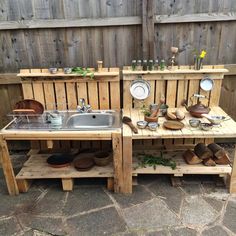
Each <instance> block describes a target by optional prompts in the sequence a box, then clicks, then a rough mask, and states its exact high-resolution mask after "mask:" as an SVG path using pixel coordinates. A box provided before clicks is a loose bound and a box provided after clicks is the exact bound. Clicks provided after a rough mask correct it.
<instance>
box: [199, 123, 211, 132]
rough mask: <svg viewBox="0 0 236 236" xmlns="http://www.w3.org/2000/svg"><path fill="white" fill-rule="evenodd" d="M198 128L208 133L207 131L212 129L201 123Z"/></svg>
mask: <svg viewBox="0 0 236 236" xmlns="http://www.w3.org/2000/svg"><path fill="white" fill-rule="evenodd" d="M200 128H201V129H202V130H205V131H208V130H211V129H212V128H213V125H212V124H209V123H201V124H200Z"/></svg>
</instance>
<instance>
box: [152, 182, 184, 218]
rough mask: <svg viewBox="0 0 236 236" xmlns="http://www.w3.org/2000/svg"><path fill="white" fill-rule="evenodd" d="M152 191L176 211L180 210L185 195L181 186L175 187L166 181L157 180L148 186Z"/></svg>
mask: <svg viewBox="0 0 236 236" xmlns="http://www.w3.org/2000/svg"><path fill="white" fill-rule="evenodd" d="M148 188H149V189H150V191H152V192H153V193H154V194H155V195H156V196H158V197H161V199H162V200H163V201H165V203H166V204H167V205H168V207H169V208H170V209H171V210H173V211H174V212H176V213H177V214H178V213H179V211H180V206H181V202H182V200H183V197H184V193H183V192H182V191H181V189H180V188H177V187H173V186H171V185H170V184H166V182H159V181H155V182H153V183H152V184H151V185H150V186H148Z"/></svg>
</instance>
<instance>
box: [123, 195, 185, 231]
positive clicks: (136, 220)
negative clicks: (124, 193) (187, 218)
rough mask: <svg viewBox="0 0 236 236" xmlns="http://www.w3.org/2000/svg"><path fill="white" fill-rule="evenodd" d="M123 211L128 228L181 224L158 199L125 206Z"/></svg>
mask: <svg viewBox="0 0 236 236" xmlns="http://www.w3.org/2000/svg"><path fill="white" fill-rule="evenodd" d="M123 213H124V219H125V221H126V223H127V225H128V227H129V228H130V229H144V228H150V229H152V228H153V229H156V228H161V227H167V226H176V225H180V224H181V222H180V220H179V219H178V217H177V216H176V215H175V214H174V213H173V212H171V211H170V210H169V209H168V208H167V207H166V205H165V204H164V203H163V202H162V201H161V200H159V199H154V200H151V201H149V202H145V203H142V204H139V205H137V206H134V207H131V208H126V209H124V211H123Z"/></svg>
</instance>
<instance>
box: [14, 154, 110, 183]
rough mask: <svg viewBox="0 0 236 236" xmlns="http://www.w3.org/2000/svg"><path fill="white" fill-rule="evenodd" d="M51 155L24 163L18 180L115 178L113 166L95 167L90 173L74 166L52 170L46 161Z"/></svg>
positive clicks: (17, 177) (36, 156)
mask: <svg viewBox="0 0 236 236" xmlns="http://www.w3.org/2000/svg"><path fill="white" fill-rule="evenodd" d="M49 156H50V155H49V154H35V155H31V156H30V158H29V159H28V160H27V161H26V162H25V163H24V166H23V168H22V169H21V170H20V172H19V173H18V175H17V176H16V179H54V178H55V179H57V178H93V177H100V178H103V177H113V176H114V171H113V165H112V163H110V165H107V166H94V167H93V168H92V169H91V170H89V171H77V170H76V169H75V168H74V167H73V165H70V166H68V167H63V168H52V167H50V166H49V165H48V164H47V162H46V160H47V158H48V157H49Z"/></svg>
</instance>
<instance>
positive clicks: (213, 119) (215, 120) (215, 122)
mask: <svg viewBox="0 0 236 236" xmlns="http://www.w3.org/2000/svg"><path fill="white" fill-rule="evenodd" d="M204 117H206V118H207V119H208V120H209V121H210V122H211V123H212V124H213V125H219V124H220V123H221V122H222V121H224V120H225V118H226V117H225V116H217V115H215V116H211V115H205V116H204Z"/></svg>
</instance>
